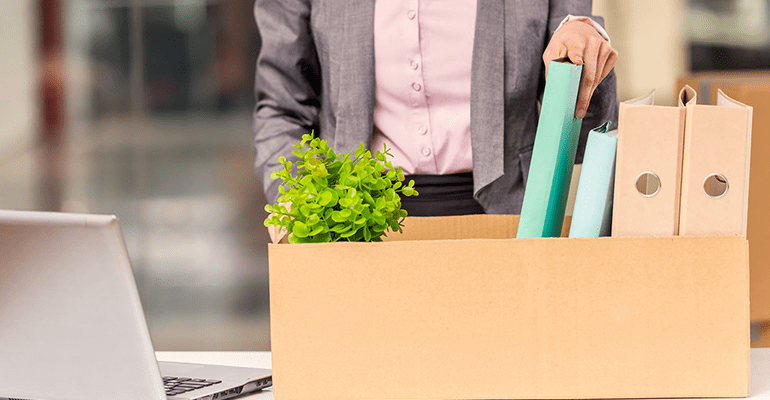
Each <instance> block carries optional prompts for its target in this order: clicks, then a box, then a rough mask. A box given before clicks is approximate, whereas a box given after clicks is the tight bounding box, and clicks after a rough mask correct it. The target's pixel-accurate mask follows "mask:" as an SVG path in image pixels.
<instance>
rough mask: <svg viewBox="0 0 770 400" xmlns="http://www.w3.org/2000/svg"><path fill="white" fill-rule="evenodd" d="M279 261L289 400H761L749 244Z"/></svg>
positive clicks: (424, 245) (441, 251)
mask: <svg viewBox="0 0 770 400" xmlns="http://www.w3.org/2000/svg"><path fill="white" fill-rule="evenodd" d="M504 218H507V217H503V219H504ZM450 219H451V218H450ZM492 219H496V218H495V217H492ZM459 221H460V220H458V225H463V224H464V225H466V226H468V225H477V226H481V225H484V224H487V225H488V224H489V223H490V220H489V218H486V217H485V218H478V219H476V218H473V217H465V218H464V220H463V221H462V222H459ZM495 222H499V221H495ZM437 224H438V225H437V226H435V228H441V227H444V228H446V227H447V225H446V224H447V220H446V219H444V220H443V221H437ZM418 225H422V226H420V227H419V228H418V227H417V226H418ZM431 225H433V224H432V222H431V219H429V218H423V219H419V220H417V221H409V224H408V226H411V227H414V230H418V229H422V230H423V231H424V232H429V231H431V230H432V228H431ZM455 228H456V227H455ZM437 232H440V231H437ZM269 252H270V297H271V299H270V300H271V330H272V354H273V374H274V382H275V387H274V394H275V397H276V399H279V400H290V399H416V398H424V399H462V398H467V399H504V398H553V399H557V398H640V397H738V396H746V395H747V393H748V379H749V322H748V318H749V317H748V245H747V241H746V240H745V239H743V238H742V237H738V236H722V237H659V238H599V239H564V238H551V239H469V240H423V241H411V240H410V241H395V242H388V243H334V244H303V245H286V244H279V245H270V246H269Z"/></svg>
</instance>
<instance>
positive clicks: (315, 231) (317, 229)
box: [308, 225, 324, 236]
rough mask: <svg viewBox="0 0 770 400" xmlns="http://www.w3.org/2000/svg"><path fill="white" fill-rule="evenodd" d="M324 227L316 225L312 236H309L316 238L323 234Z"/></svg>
mask: <svg viewBox="0 0 770 400" xmlns="http://www.w3.org/2000/svg"><path fill="white" fill-rule="evenodd" d="M323 230H324V227H323V226H322V225H316V226H315V227H314V228H313V230H312V231H310V234H309V235H308V236H315V235H317V234H319V233H321V232H323Z"/></svg>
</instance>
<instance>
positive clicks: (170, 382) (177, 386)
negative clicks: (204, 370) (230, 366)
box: [163, 376, 222, 396]
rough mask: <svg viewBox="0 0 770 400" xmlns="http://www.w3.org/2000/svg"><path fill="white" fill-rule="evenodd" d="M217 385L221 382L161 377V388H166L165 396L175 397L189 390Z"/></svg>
mask: <svg viewBox="0 0 770 400" xmlns="http://www.w3.org/2000/svg"><path fill="white" fill-rule="evenodd" d="M217 383H222V381H217V380H210V379H203V378H182V377H176V376H164V377H163V386H164V387H165V388H166V395H167V396H176V395H178V394H182V393H187V392H189V391H191V390H195V389H200V388H203V387H208V386H211V385H216V384H217Z"/></svg>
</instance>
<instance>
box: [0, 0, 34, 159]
mask: <svg viewBox="0 0 770 400" xmlns="http://www.w3.org/2000/svg"><path fill="white" fill-rule="evenodd" d="M2 3H3V5H2V12H0V38H2V39H0V161H2V160H3V159H4V158H6V157H7V156H8V155H9V154H11V153H13V152H16V151H18V150H19V149H22V148H23V147H24V146H27V145H29V144H31V143H32V140H33V139H34V136H35V129H34V127H35V124H36V118H35V117H36V101H37V99H36V95H35V94H36V85H37V65H36V63H35V61H36V46H37V39H36V37H35V35H36V34H37V29H36V26H37V24H36V13H35V11H36V10H35V8H34V5H35V4H36V3H35V2H33V1H32V0H12V1H3V2H2Z"/></svg>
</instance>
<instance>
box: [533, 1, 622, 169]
mask: <svg viewBox="0 0 770 400" xmlns="http://www.w3.org/2000/svg"><path fill="white" fill-rule="evenodd" d="M591 3H592V1H591V0H550V5H549V16H548V17H549V18H548V41H546V43H545V44H546V46H547V45H548V42H550V41H551V36H553V33H554V31H556V28H558V27H559V24H560V23H561V21H562V20H564V18H566V17H567V15H568V14H572V15H580V16H586V17H589V18H591V19H592V20H594V21H596V22H598V23H599V24H600V25H601V26H602V27H604V18H602V17H597V16H593V15H592V14H591V6H592V4H591ZM543 51H545V49H543ZM617 93H618V92H617V79H616V77H615V69H614V68H613V69H612V71H611V72H610V73H609V74H608V75H607V77H606V78H604V80H603V81H602V83H600V84H599V86H597V87H596V90H595V91H594V94H593V96H592V97H591V103H590V104H589V105H588V110H587V111H586V116H585V118H583V125H582V128H581V130H580V141H579V142H578V150H577V157H576V158H575V162H576V163H578V164H580V163H582V162H583V153H585V147H586V141H587V140H588V132H590V131H591V129H593V128H596V127H597V126H599V125H601V124H603V123H604V122H607V121H612V126H613V127H615V128H617V126H618V94H617Z"/></svg>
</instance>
